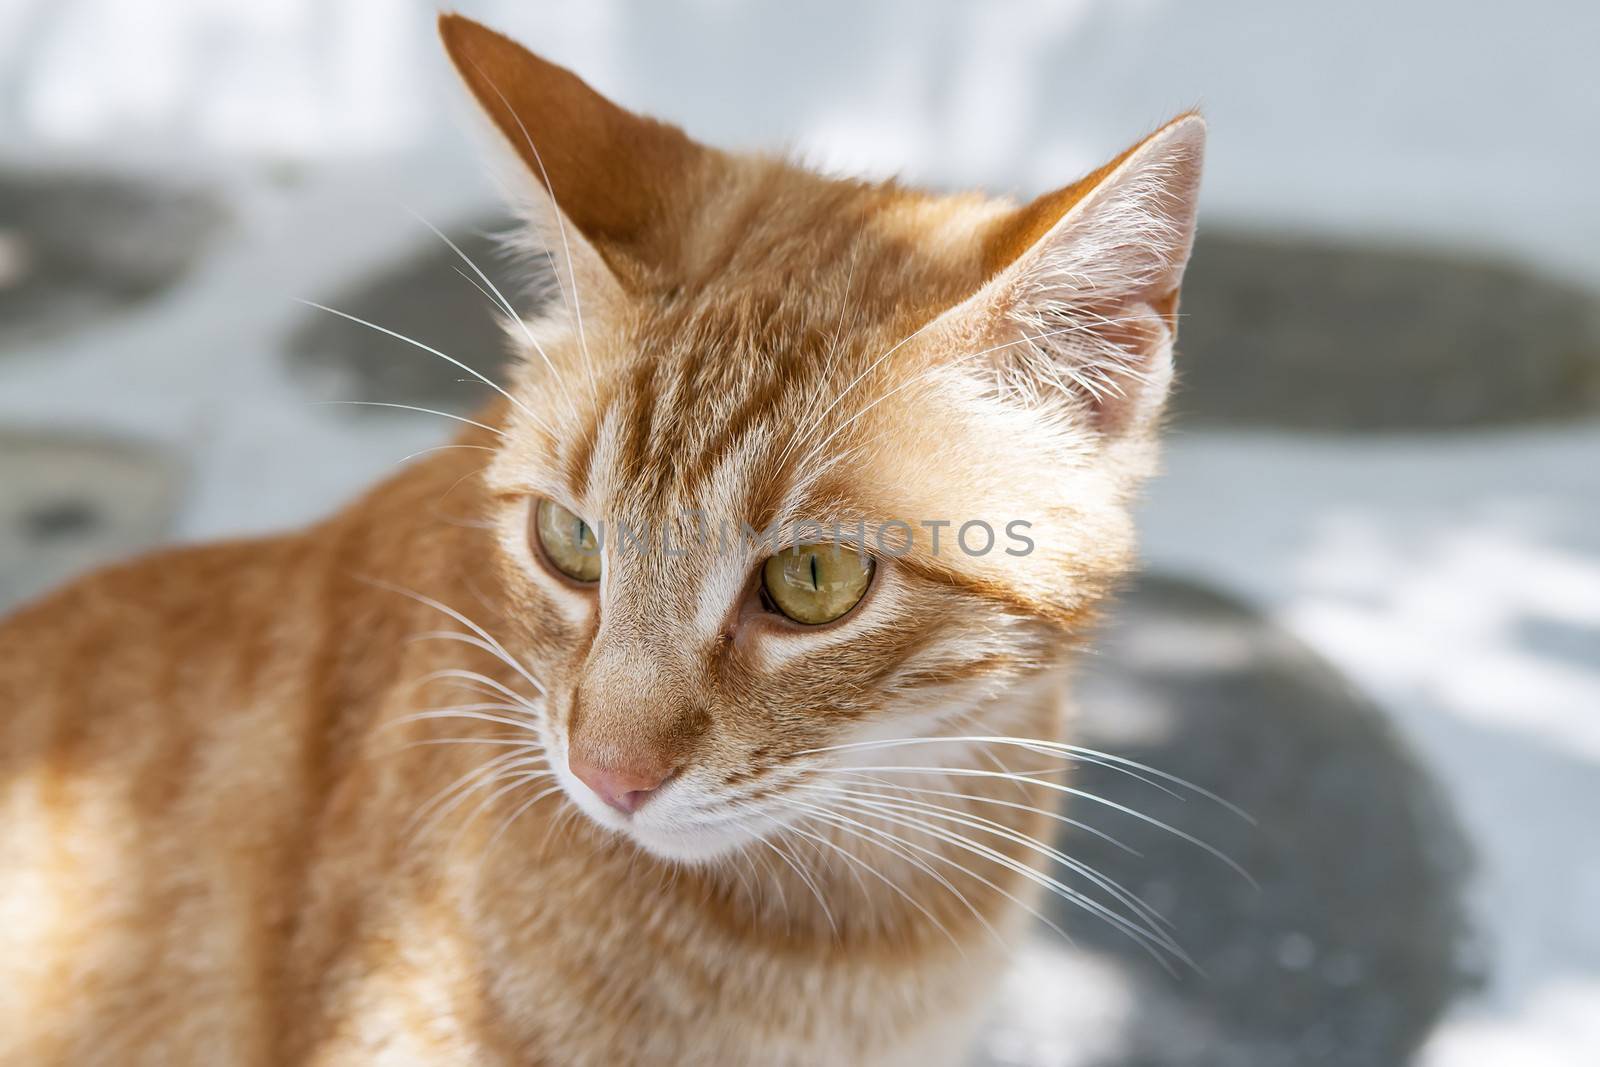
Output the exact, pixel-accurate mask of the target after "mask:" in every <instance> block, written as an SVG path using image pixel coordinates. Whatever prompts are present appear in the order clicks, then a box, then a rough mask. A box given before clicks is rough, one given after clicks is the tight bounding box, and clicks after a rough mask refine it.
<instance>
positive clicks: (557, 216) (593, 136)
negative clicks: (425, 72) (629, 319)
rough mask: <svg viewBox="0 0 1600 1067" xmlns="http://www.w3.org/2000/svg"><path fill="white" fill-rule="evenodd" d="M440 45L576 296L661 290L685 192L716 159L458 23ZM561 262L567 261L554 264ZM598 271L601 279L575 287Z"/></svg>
mask: <svg viewBox="0 0 1600 1067" xmlns="http://www.w3.org/2000/svg"><path fill="white" fill-rule="evenodd" d="M439 36H440V38H441V39H442V40H443V42H444V48H445V51H446V52H447V53H448V54H449V56H450V61H451V62H452V63H453V64H454V65H455V68H456V70H457V72H458V73H459V74H460V75H461V79H462V81H463V82H465V83H466V86H467V88H468V89H469V90H471V92H472V95H473V96H474V97H475V98H476V99H477V102H478V104H479V106H480V107H481V108H482V109H483V112H484V114H485V115H486V116H487V117H488V118H489V120H490V122H491V123H493V125H494V127H495V129H496V130H498V131H499V134H500V135H501V136H502V137H503V138H504V140H505V143H506V144H507V146H509V147H510V148H511V149H512V150H513V151H515V152H516V154H517V156H518V157H519V159H520V162H521V165H522V167H523V169H524V170H525V172H526V175H527V176H528V177H531V178H532V179H533V181H532V182H531V183H526V184H527V185H528V193H529V195H528V196H527V197H526V200H527V202H526V203H525V204H519V205H518V206H519V208H522V209H523V211H524V214H525V215H526V216H527V221H528V222H529V223H530V224H531V225H532V226H533V228H534V230H535V236H536V237H537V238H538V239H540V240H542V241H543V242H544V243H545V246H546V247H547V248H549V249H550V250H551V251H552V253H553V256H554V258H555V259H556V260H557V262H558V264H559V266H558V269H560V270H563V271H566V270H567V269H568V267H567V264H566V263H561V262H560V261H561V260H563V259H566V260H567V261H568V262H570V271H571V272H572V273H574V274H576V275H578V277H577V278H576V279H575V280H576V282H577V284H578V286H579V288H580V289H583V290H590V289H592V288H594V287H595V285H598V284H604V283H605V281H609V282H610V284H612V285H617V284H619V283H620V285H621V286H622V287H623V288H624V289H638V288H643V287H646V286H648V285H651V284H653V283H660V282H661V281H662V280H663V276H664V275H669V274H670V273H671V271H672V264H673V261H674V258H675V257H676V256H677V255H678V254H679V250H680V249H681V248H682V240H683V233H684V230H685V229H686V227H687V223H688V218H689V210H690V207H689V203H688V200H689V197H688V195H687V191H688V190H689V189H690V188H691V187H692V185H693V184H694V178H695V177H696V176H697V175H699V174H702V173H704V172H705V170H706V168H708V167H709V166H711V165H713V163H714V160H715V158H716V157H717V153H715V152H714V151H713V150H711V149H708V148H705V147H703V146H701V145H699V144H696V143H695V142H694V141H691V140H690V139H689V138H688V136H686V135H685V134H684V133H683V131H682V130H679V129H678V128H677V127H675V126H669V125H667V124H665V123H662V122H657V121H655V120H653V119H649V118H645V117H643V116H641V115H636V114H634V113H633V112H631V111H626V110H624V109H623V108H620V107H618V106H617V105H616V104H613V103H612V102H611V101H609V100H607V99H606V98H605V97H603V96H601V95H600V94H599V93H597V92H595V91H594V90H593V89H591V88H589V86H588V85H586V84H585V83H584V82H583V80H582V79H580V78H579V77H578V76H577V75H575V74H573V73H572V72H571V71H569V70H567V69H566V68H565V67H559V66H557V65H556V64H554V63H550V62H547V61H546V60H543V59H540V58H539V57H538V56H536V55H534V54H533V53H531V52H529V51H528V50H527V49H525V48H523V47H522V46H521V45H519V44H517V43H516V42H515V41H513V40H511V39H510V38H508V37H505V36H503V35H501V34H499V33H496V32H495V31H493V30H491V29H489V28H487V27H485V26H481V25H479V24H478V23H476V22H473V21H472V20H471V19H468V18H463V17H462V16H460V15H450V14H446V15H440V16H439ZM563 252H565V256H563ZM596 271H603V272H604V273H605V274H606V275H607V276H608V278H607V279H604V280H602V279H598V278H588V279H586V278H584V277H583V275H584V274H592V273H593V272H596Z"/></svg>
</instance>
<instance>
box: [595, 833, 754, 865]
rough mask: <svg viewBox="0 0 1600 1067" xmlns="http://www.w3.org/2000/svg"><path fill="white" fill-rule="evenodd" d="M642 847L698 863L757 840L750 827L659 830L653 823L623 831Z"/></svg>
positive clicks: (655, 853)
mask: <svg viewBox="0 0 1600 1067" xmlns="http://www.w3.org/2000/svg"><path fill="white" fill-rule="evenodd" d="M619 832H620V833H622V834H624V835H626V836H627V837H628V839H629V840H631V841H633V842H634V843H635V844H636V845H638V846H639V847H640V848H642V849H644V850H645V851H646V852H648V853H650V854H651V855H653V856H656V857H659V858H660V859H664V860H670V861H672V862H673V863H685V864H690V865H698V864H702V863H710V862H712V861H714V860H718V859H722V858H723V857H725V856H728V855H731V854H732V853H734V852H737V851H738V850H739V849H741V848H743V847H744V846H745V845H748V844H750V843H751V842H753V841H755V840H756V837H757V835H756V834H755V833H753V832H751V831H749V830H744V829H729V828H727V827H720V826H717V827H707V828H705V829H703V830H702V829H685V830H659V829H655V828H653V827H649V826H628V827H625V828H624V829H622V830H621V831H619Z"/></svg>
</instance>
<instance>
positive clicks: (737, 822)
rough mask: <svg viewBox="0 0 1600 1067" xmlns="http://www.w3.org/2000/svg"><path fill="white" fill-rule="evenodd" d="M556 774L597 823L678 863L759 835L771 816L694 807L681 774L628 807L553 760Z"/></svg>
mask: <svg viewBox="0 0 1600 1067" xmlns="http://www.w3.org/2000/svg"><path fill="white" fill-rule="evenodd" d="M556 776H557V779H558V781H560V783H561V786H562V788H563V789H564V790H565V792H566V794H567V798H568V799H569V800H571V801H572V802H573V804H575V805H576V806H577V807H578V809H579V810H580V811H582V812H583V813H584V814H585V815H587V816H588V817H589V818H590V819H592V820H593V821H594V822H596V823H598V824H599V825H600V826H602V827H604V828H605V829H607V830H610V831H612V832H614V833H618V834H621V835H623V836H624V837H626V838H628V839H629V840H631V841H632V842H634V843H635V844H637V845H638V846H640V847H641V848H643V849H644V850H645V851H647V852H649V853H651V854H653V855H655V856H659V857H661V858H662V859H667V860H673V861H676V862H679V863H706V862H710V861H711V860H715V859H718V858H720V857H722V856H726V855H728V854H729V853H731V852H734V851H737V850H738V849H740V848H742V847H744V846H745V845H748V844H751V843H752V842H754V841H757V840H759V839H760V838H761V836H762V834H763V833H764V831H765V829H766V827H767V826H768V825H770V823H771V820H770V819H759V818H744V817H741V818H727V817H716V816H710V815H706V814H704V813H702V812H701V811H700V810H698V805H697V804H695V802H694V800H693V796H692V794H693V793H694V791H695V790H694V785H693V782H692V781H690V780H686V779H684V778H679V779H678V780H675V781H670V782H667V783H666V784H664V785H663V786H661V787H660V789H658V790H656V791H655V793H654V795H652V796H651V797H650V798H649V799H648V800H647V801H645V802H644V803H642V804H640V805H639V806H638V807H637V808H635V809H634V810H632V811H624V810H619V808H618V807H616V806H614V805H613V804H610V803H608V802H607V801H606V800H605V799H603V798H602V797H601V796H600V795H599V794H598V793H597V792H596V791H595V790H594V789H592V788H591V787H590V786H589V785H587V784H586V783H585V782H583V781H582V780H581V779H580V778H579V777H578V776H577V775H576V774H574V773H573V772H572V769H571V767H570V766H569V765H568V764H567V763H566V762H565V761H560V762H558V764H557V771H556Z"/></svg>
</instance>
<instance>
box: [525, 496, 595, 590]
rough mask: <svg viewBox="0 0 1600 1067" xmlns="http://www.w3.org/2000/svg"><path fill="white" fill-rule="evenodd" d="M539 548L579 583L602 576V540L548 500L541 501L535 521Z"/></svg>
mask: <svg viewBox="0 0 1600 1067" xmlns="http://www.w3.org/2000/svg"><path fill="white" fill-rule="evenodd" d="M533 527H534V533H535V534H536V535H537V536H538V538H539V547H540V548H541V549H542V550H543V551H544V558H545V559H547V560H549V561H550V565H551V566H552V567H554V568H555V569H556V570H558V571H560V572H561V573H562V574H565V575H566V576H567V577H568V578H571V579H572V580H573V581H575V582H592V581H595V580H596V579H598V578H599V577H600V542H599V539H598V538H596V537H595V534H594V529H593V528H592V527H591V526H590V525H589V524H588V523H587V522H584V521H583V520H582V519H580V518H578V516H576V515H574V514H573V513H572V512H570V511H568V510H567V509H566V508H564V507H562V506H561V505H560V504H555V503H551V502H550V501H548V500H541V501H539V505H538V507H537V508H536V509H535V513H534V521H533Z"/></svg>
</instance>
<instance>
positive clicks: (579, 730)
mask: <svg viewBox="0 0 1600 1067" xmlns="http://www.w3.org/2000/svg"><path fill="white" fill-rule="evenodd" d="M441 32H442V34H443V37H444V41H445V44H446V47H447V50H448V51H449V54H450V56H451V58H452V60H453V61H454V62H455V65H456V67H457V69H458V70H459V71H460V73H461V75H462V77H463V78H464V80H465V82H466V84H467V85H468V87H469V88H470V89H471V91H472V93H473V95H474V96H475V97H476V98H477V101H478V103H479V104H480V105H481V106H482V108H483V110H484V111H485V113H486V114H487V116H488V118H489V119H490V120H491V123H492V125H493V126H494V127H495V128H496V129H497V130H498V133H499V134H500V135H502V136H503V139H504V141H505V143H506V145H508V146H509V147H510V148H511V149H512V150H513V151H514V153H515V157H516V159H517V161H518V163H517V166H518V168H519V171H520V174H519V179H520V181H521V183H522V188H523V191H524V194H525V195H524V196H523V198H522V203H521V205H520V206H521V207H522V209H523V217H524V219H525V221H526V225H527V244H528V247H529V248H530V249H537V250H538V253H537V254H538V256H539V258H540V261H541V262H545V256H546V255H548V264H549V267H550V268H551V270H552V273H553V276H554V278H555V279H556V280H557V283H558V287H559V291H555V292H552V293H551V294H550V297H549V299H548V300H547V301H546V303H545V305H544V313H543V315H542V317H540V318H537V319H534V320H529V321H527V322H512V323H511V324H510V326H511V331H512V337H513V340H514V343H515V344H516V345H517V348H518V352H519V356H520V360H519V365H518V370H517V372H516V377H515V382H514V383H513V384H512V385H511V387H510V389H509V392H510V393H511V396H512V398H513V402H512V403H511V404H510V405H509V406H508V408H507V410H506V415H505V418H504V420H503V424H502V429H503V433H502V435H501V437H500V444H499V447H498V454H497V455H496V456H495V458H494V460H493V462H492V464H491V465H490V467H489V468H488V471H487V474H486V478H487V481H488V485H489V488H490V492H491V499H492V500H493V501H494V504H493V507H494V508H495V512H496V513H495V516H494V519H495V522H496V528H497V530H498V541H499V545H500V548H501V552H502V555H503V560H502V567H503V569H504V571H505V572H506V574H505V582H506V586H507V588H508V591H509V597H510V600H511V603H512V605H513V607H514V610H513V611H512V612H511V613H510V614H511V615H512V617H513V618H514V620H515V624H516V625H517V626H518V627H519V628H520V633H519V637H518V642H519V646H518V648H517V653H518V655H519V656H521V657H522V658H523V659H524V660H525V661H526V663H527V664H528V666H529V669H530V673H532V674H534V675H535V676H536V677H537V678H538V679H539V680H540V682H541V683H542V684H543V686H544V688H545V690H546V693H547V695H546V697H545V699H544V702H543V709H542V715H543V718H544V722H543V733H544V735H545V742H546V745H547V746H548V749H549V758H550V761H551V763H552V765H553V766H554V767H555V768H556V770H557V772H558V775H559V777H560V780H561V782H562V784H563V786H564V787H565V788H566V790H567V792H568V794H569V795H570V797H571V798H572V800H573V801H574V802H575V803H577V804H578V805H579V806H580V807H581V808H582V809H583V810H584V811H585V812H587V813H588V814H589V815H590V816H591V817H593V818H594V819H595V820H596V821H598V822H600V823H601V824H603V825H605V826H608V827H611V828H613V829H616V830H619V831H622V832H624V833H627V834H629V835H631V836H632V837H633V838H634V839H635V840H637V841H638V842H639V843H641V844H642V845H644V846H645V847H646V848H648V849H650V850H652V851H654V852H656V853H658V854H660V855H663V856H669V857H676V858H682V859H695V858H701V857H705V856H710V855H715V854H718V853H719V852H721V851H723V850H726V849H728V848H730V847H733V846H736V845H738V844H740V843H742V842H746V841H748V840H750V839H751V838H752V837H754V836H756V835H758V834H760V833H761V832H762V831H763V830H764V829H767V828H770V827H772V826H774V825H777V824H779V823H782V822H783V821H784V820H785V819H786V818H788V817H789V815H790V814H791V813H792V812H793V811H794V810H795V809H796V806H797V805H800V804H803V802H804V797H803V796H801V795H798V794H796V793H795V792H794V791H793V790H792V789H791V786H792V785H793V784H794V783H795V782H796V780H797V778H799V777H800V776H801V774H802V769H803V768H804V767H806V766H808V765H811V764H815V763H818V762H837V761H839V760H841V759H844V758H846V756H847V754H848V753H852V752H856V753H859V752H860V750H859V749H846V750H843V751H837V750H836V751H833V752H816V751H815V750H819V749H828V748H830V747H832V746H839V745H850V744H855V743H857V742H861V741H870V740H872V739H880V738H899V737H908V736H920V735H930V736H932V735H939V734H953V733H986V732H987V733H993V732H997V731H998V732H1002V733H1004V732H1009V731H1008V730H1007V728H1006V726H1007V724H1006V716H1008V715H1010V714H1012V713H1013V712H1014V711H1015V708H1016V706H1017V705H1018V704H1019V702H1020V701H1021V700H1022V698H1021V696H1020V695H1019V694H1022V693H1025V692H1026V691H1027V688H1028V686H1030V685H1032V684H1034V683H1035V682H1036V681H1038V680H1040V679H1042V678H1047V677H1049V676H1050V675H1051V674H1052V673H1053V672H1054V671H1055V670H1056V669H1057V668H1059V666H1060V664H1061V662H1062V660H1063V657H1064V655H1065V651H1066V649H1067V648H1069V647H1070V645H1071V643H1072V640H1073V638H1074V637H1076V636H1077V635H1078V634H1079V633H1080V632H1081V629H1082V627H1083V626H1084V624H1085V622H1086V619H1087V616H1088V613H1089V610H1090V608H1091V607H1092V606H1093V605H1094V603H1095V602H1096V601H1097V600H1098V599H1099V598H1101V597H1102V596H1103V595H1104V594H1105V592H1106V590H1107V588H1108V586H1109V585H1110V584H1111V583H1112V582H1113V581H1114V580H1115V579H1116V578H1117V577H1118V576H1119V575H1120V574H1121V573H1122V572H1123V571H1124V570H1125V568H1126V567H1127V565H1128V563H1129V560H1130V556H1131V553H1132V535H1131V529H1130V522H1129V516H1128V505H1129V499H1130V495H1131V493H1132V492H1133V490H1134V489H1135V488H1136V485H1137V483H1138V481H1139V480H1140V479H1141V478H1142V477H1143V476H1144V475H1146V474H1147V473H1148V471H1149V469H1150V466H1151V463H1152V460H1153V451H1154V436H1155V431H1156V428H1157V423H1158V420H1159V416H1160V412H1161V408H1162V404H1163V402H1164V399H1165V395H1166V392H1167V386H1168V382H1169V380H1170V377H1171V352H1172V341H1173V335H1174V330H1175V328H1176V322H1177V319H1176V311H1177V300H1178V287H1179V282H1180V280H1181V277H1182V273H1183V267H1184V263H1185V261H1186V259H1187V257H1188V254H1189V249H1190V244H1191V240H1192V235H1193V224H1194V209H1195V196H1196V190H1197V184H1198V181H1199V175H1200V164H1201V154H1202V148H1203V141H1204V126H1203V124H1202V122H1201V120H1200V119H1199V118H1198V117H1196V116H1194V115H1186V116H1183V117H1180V118H1178V119H1176V120H1174V121H1173V122H1171V123H1170V124H1168V125H1166V126H1165V127H1163V128H1161V129H1160V130H1158V131H1157V132H1156V133H1154V134H1152V135H1151V136H1149V137H1148V138H1146V139H1145V140H1144V141H1142V142H1140V143H1139V144H1138V145H1136V146H1134V147H1133V148H1131V149H1129V150H1128V151H1127V152H1125V153H1123V154H1122V155H1121V156H1119V157H1118V158H1117V159H1116V160H1114V161H1113V162H1111V163H1110V164H1108V165H1107V166H1105V167H1103V168H1101V169H1100V170H1098V171H1095V172H1094V173H1093V174H1091V175H1089V176H1088V177H1086V178H1084V179H1082V180H1081V181H1078V182H1076V183H1074V184H1072V185H1069V186H1067V187H1065V188H1063V189H1060V190H1058V191H1056V192H1053V193H1049V194H1046V195H1044V196H1042V197H1040V198H1038V199H1036V200H1034V201H1032V202H1031V203H1028V204H1025V205H1021V206H1018V205H1015V204H1013V203H1010V202H1007V201H1002V200H994V199H989V198H986V197H982V196H977V195H960V196H940V195H934V194H931V193H927V192H922V191H918V190H915V189H909V188H906V187H904V186H902V185H900V184H898V183H894V182H887V183H874V182H862V181H851V180H838V179H832V178H825V177H822V176H819V175H816V174H813V173H811V172H808V171H806V170H803V169H800V168H798V167H796V166H795V165H793V164H791V163H789V162H786V161H784V160H781V159H777V158H771V157H765V156H754V155H735V154H730V153H725V152H721V151H718V150H715V149H711V148H707V147H704V146H702V145H699V144H697V143H695V142H694V141H692V140H690V139H689V138H688V137H687V136H685V135H684V134H683V133H682V132H681V131H680V130H678V129H677V128H675V127H672V126H667V125H663V124H661V123H658V122H655V121H652V120H650V119H646V118H642V117H640V116H637V115H635V114H632V113H630V112H628V111H625V110H622V109H621V108H619V107H617V106H615V105H613V104H612V103H610V102H609V101H607V100H605V99H604V98H602V97H601V96H599V95H598V94H596V93H595V92H594V91H593V90H591V89H590V88H589V87H588V86H586V85H585V84H584V83H583V82H582V81H580V80H579V79H578V78H577V77H575V76H574V75H573V74H571V73H570V72H568V71H566V70H564V69H562V68H560V67H557V66H554V65H552V64H549V63H547V62H545V61H543V60H541V59H538V58H537V57H535V56H533V55H531V54H529V53H528V52H526V51H524V50H523V49H522V48H520V47H519V46H517V45H516V44H514V43H513V42H511V41H509V40H507V39H506V38H504V37H501V36H499V35H498V34H495V33H493V32H492V31H490V30H487V29H485V28H483V27H481V26H479V25H477V24H475V23H472V22H470V21H468V20H466V19H463V18H460V17H456V16H445V17H444V18H443V19H442V21H441ZM596 534H598V535H599V536H598V537H597V538H595V539H596V540H598V541H599V543H600V546H601V547H600V549H599V551H598V552H596V551H594V550H593V548H594V546H593V545H592V544H591V542H590V540H589V539H590V538H591V537H595V535H596ZM863 545H864V547H865V554H864V555H862V554H859V550H860V549H861V548H862V547H863ZM868 751H870V750H868ZM877 758H878V760H879V761H880V762H881V761H882V759H883V758H885V757H883V756H881V755H880V756H879V757H877Z"/></svg>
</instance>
